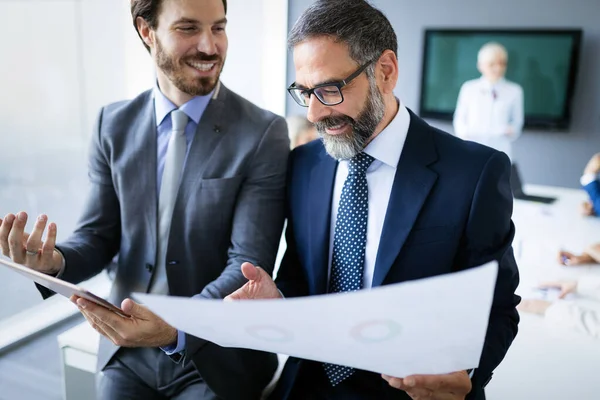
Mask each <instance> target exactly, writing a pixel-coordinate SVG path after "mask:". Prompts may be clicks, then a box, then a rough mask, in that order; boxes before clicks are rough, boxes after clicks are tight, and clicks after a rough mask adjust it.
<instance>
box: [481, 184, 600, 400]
mask: <svg viewBox="0 0 600 400" xmlns="http://www.w3.org/2000/svg"><path fill="white" fill-rule="evenodd" d="M525 192H526V193H527V194H536V195H547V196H553V197H557V198H558V200H557V201H556V202H555V203H553V204H551V205H543V204H539V203H533V202H526V201H522V200H516V201H515V204H514V212H513V221H514V223H515V226H516V236H515V240H514V248H515V257H516V258H517V263H518V265H519V272H520V275H521V284H520V285H519V289H518V290H517V293H523V292H525V291H527V290H528V289H529V288H531V287H534V286H535V285H537V284H538V283H539V282H541V281H544V280H554V279H577V278H579V277H581V276H586V275H600V266H581V267H565V266H561V265H559V263H558V261H557V253H558V251H559V249H561V248H563V249H568V250H573V251H574V252H579V251H581V250H583V248H584V247H586V246H587V245H589V244H592V243H596V242H600V218H596V217H583V216H581V215H580V213H579V209H580V204H581V203H582V202H583V201H584V200H586V198H587V194H586V193H585V192H584V191H583V190H577V189H566V188H556V187H547V186H537V185H527V186H526V187H525ZM599 372H600V340H594V339H592V338H589V337H586V336H584V335H580V334H577V333H573V332H568V331H565V330H561V329H555V328H554V327H552V326H550V325H549V324H547V323H546V322H545V321H544V319H543V317H541V316H537V315H531V314H522V315H521V323H520V324H519V334H518V335H517V337H516V339H515V341H514V342H513V345H512V346H511V348H510V350H509V352H508V353H507V355H506V358H505V359H504V361H503V362H502V363H501V364H500V366H499V367H498V368H497V369H496V371H495V373H494V377H493V379H492V381H491V382H490V383H489V385H488V386H487V388H486V396H487V399H488V400H506V399H510V400H537V399H543V400H553V399H557V400H558V399H561V400H562V399H569V400H571V399H574V400H575V399H576V400H594V399H600V379H598V373H599Z"/></svg>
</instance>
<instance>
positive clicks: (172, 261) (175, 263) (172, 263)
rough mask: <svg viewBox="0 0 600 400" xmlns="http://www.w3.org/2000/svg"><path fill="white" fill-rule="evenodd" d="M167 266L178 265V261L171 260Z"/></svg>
mask: <svg viewBox="0 0 600 400" xmlns="http://www.w3.org/2000/svg"><path fill="white" fill-rule="evenodd" d="M168 264H169V265H177V264H179V261H177V260H171V261H169V262H168Z"/></svg>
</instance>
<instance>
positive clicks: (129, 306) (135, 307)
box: [121, 299, 148, 318]
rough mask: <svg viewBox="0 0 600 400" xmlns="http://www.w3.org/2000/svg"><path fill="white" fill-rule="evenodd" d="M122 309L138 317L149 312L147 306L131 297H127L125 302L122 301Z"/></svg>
mask: <svg viewBox="0 0 600 400" xmlns="http://www.w3.org/2000/svg"><path fill="white" fill-rule="evenodd" d="M121 310H123V312H124V313H125V314H127V315H131V316H132V317H137V318H141V317H144V316H146V315H147V314H148V310H147V309H146V307H144V306H142V305H140V304H138V303H136V302H135V301H133V300H131V299H125V300H123V302H121Z"/></svg>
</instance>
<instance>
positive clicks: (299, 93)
mask: <svg viewBox="0 0 600 400" xmlns="http://www.w3.org/2000/svg"><path fill="white" fill-rule="evenodd" d="M289 92H290V95H292V98H293V99H294V100H295V101H296V103H298V104H299V105H301V106H302V107H306V106H308V101H309V96H308V95H307V94H306V93H305V92H304V90H303V89H290V90H289Z"/></svg>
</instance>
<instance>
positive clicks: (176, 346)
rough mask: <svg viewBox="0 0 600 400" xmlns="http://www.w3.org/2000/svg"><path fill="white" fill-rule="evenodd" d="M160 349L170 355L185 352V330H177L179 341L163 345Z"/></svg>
mask: <svg viewBox="0 0 600 400" xmlns="http://www.w3.org/2000/svg"><path fill="white" fill-rule="evenodd" d="M160 349H161V350H162V351H164V352H165V354H166V355H168V356H172V355H174V354H179V353H183V351H184V350H185V332H184V331H180V330H177V342H176V343H173V344H172V345H170V346H166V347H161V348H160Z"/></svg>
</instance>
